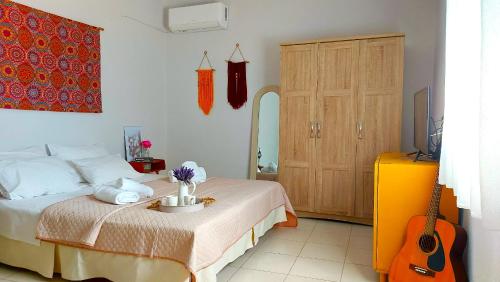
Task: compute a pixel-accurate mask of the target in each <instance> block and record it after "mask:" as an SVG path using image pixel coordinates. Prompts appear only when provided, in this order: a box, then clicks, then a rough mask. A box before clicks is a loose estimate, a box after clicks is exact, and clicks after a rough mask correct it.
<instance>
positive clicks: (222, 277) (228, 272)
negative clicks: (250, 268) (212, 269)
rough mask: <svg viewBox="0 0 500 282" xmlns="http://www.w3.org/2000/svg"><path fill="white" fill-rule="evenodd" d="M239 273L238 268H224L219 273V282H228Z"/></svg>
mask: <svg viewBox="0 0 500 282" xmlns="http://www.w3.org/2000/svg"><path fill="white" fill-rule="evenodd" d="M236 271H238V268H236V267H232V266H230V265H228V266H226V267H224V268H223V269H222V270H221V271H220V272H219V273H217V282H227V281H229V279H231V277H232V276H233V275H234V273H236Z"/></svg>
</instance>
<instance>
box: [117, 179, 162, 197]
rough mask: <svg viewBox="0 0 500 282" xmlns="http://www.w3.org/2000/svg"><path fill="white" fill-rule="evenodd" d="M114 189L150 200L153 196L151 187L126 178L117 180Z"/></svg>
mask: <svg viewBox="0 0 500 282" xmlns="http://www.w3.org/2000/svg"><path fill="white" fill-rule="evenodd" d="M116 188H118V189H121V190H125V191H130V192H136V193H139V195H140V196H141V197H148V198H151V197H152V196H153V194H154V190H153V189H152V188H151V187H149V186H146V185H144V184H142V183H139V182H137V181H134V180H131V179H128V178H120V179H118V181H117V182H116Z"/></svg>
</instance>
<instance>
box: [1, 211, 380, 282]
mask: <svg viewBox="0 0 500 282" xmlns="http://www.w3.org/2000/svg"><path fill="white" fill-rule="evenodd" d="M371 249H372V229H371V228H370V227H366V226H361V225H354V224H348V223H340V222H333V221H323V220H313V219H299V227H298V228H296V229H292V228H278V229H274V230H271V231H269V232H268V233H267V234H266V235H265V236H264V237H263V238H261V241H260V242H259V244H258V245H257V246H256V247H255V248H252V249H250V250H248V251H247V252H246V253H245V254H244V255H243V256H241V257H240V258H238V259H237V260H236V261H234V262H232V263H231V264H229V265H228V266H226V268H224V269H223V270H222V271H221V272H220V273H219V274H218V275H217V281H218V282H246V281H249V282H261V281H262V282H275V281H280V282H283V281H284V282H325V281H337V282H371V281H374V282H375V281H377V275H376V273H375V272H374V271H373V270H372V268H371ZM5 281H15V282H29V281H49V279H46V278H43V277H41V276H39V275H37V274H35V273H32V272H29V271H24V270H19V269H16V268H11V267H8V266H4V265H1V264H0V282H5ZM50 281H64V280H62V279H60V278H59V279H57V278H56V279H52V280H50ZM89 281H98V280H89Z"/></svg>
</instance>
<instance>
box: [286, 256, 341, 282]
mask: <svg viewBox="0 0 500 282" xmlns="http://www.w3.org/2000/svg"><path fill="white" fill-rule="evenodd" d="M342 265H343V263H340V262H333V261H327V260H319V259H308V258H297V261H296V262H295V264H294V265H293V267H292V270H291V271H290V275H294V276H303V277H309V278H315V279H322V280H328V281H337V282H338V281H340V276H341V274H342Z"/></svg>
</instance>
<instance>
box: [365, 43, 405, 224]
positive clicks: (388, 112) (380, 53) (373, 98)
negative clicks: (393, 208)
mask: <svg viewBox="0 0 500 282" xmlns="http://www.w3.org/2000/svg"><path fill="white" fill-rule="evenodd" d="M403 52H404V38H403V37H389V38H377V39H368V40H361V41H360V58H359V94H358V116H359V117H358V120H359V123H358V148H357V157H356V216H358V217H365V218H370V217H373V178H374V174H373V170H374V163H375V159H376V158H377V155H378V154H380V153H382V152H399V150H400V142H401V140H400V139H401V111H402V85H403ZM401 188H402V189H404V187H401Z"/></svg>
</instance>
